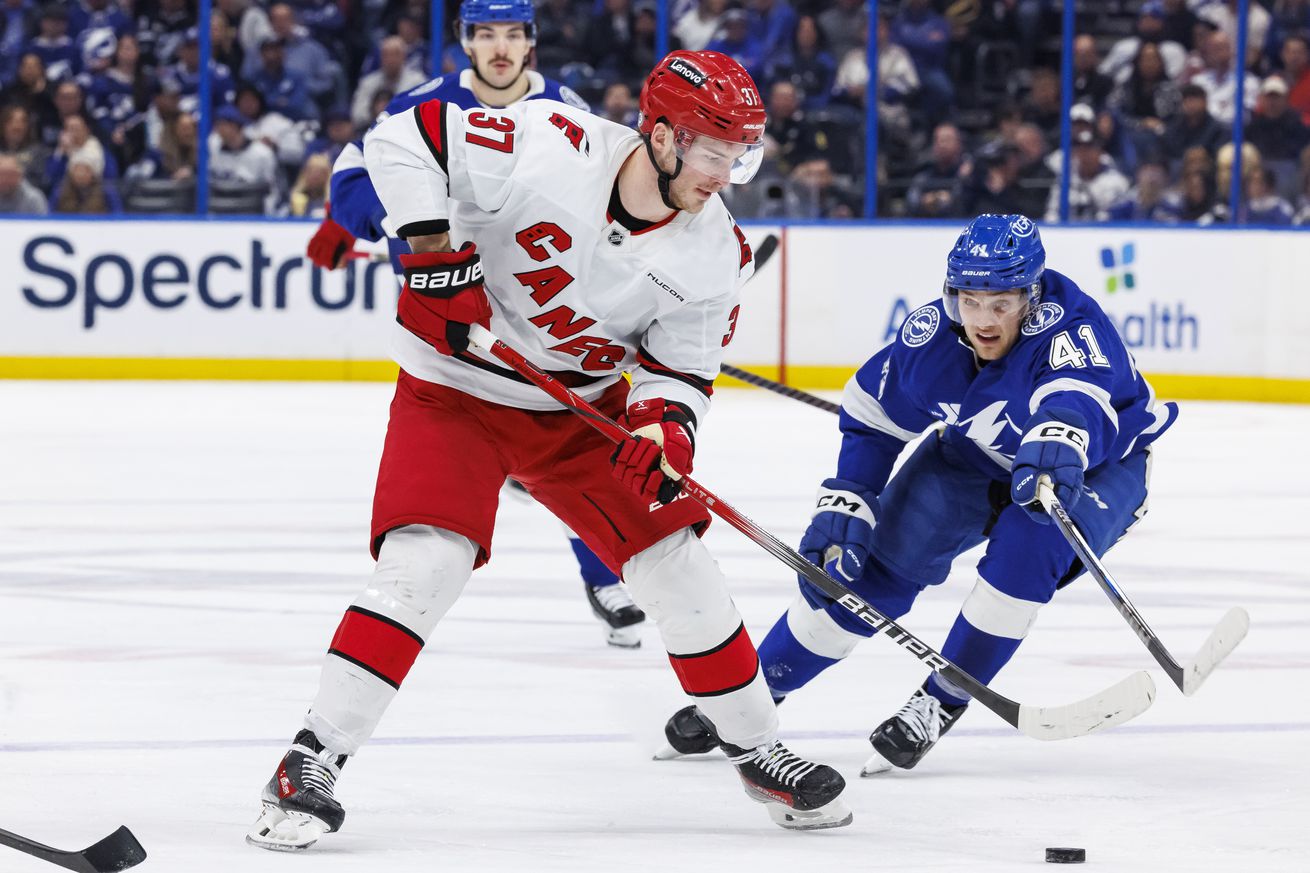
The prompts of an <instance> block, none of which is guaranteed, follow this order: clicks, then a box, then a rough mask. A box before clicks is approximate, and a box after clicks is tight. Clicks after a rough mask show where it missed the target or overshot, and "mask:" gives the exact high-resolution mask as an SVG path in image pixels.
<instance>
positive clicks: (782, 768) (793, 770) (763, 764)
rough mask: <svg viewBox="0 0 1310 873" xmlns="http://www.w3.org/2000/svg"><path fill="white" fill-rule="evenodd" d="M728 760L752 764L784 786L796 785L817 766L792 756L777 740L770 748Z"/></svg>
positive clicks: (755, 750)
mask: <svg viewBox="0 0 1310 873" xmlns="http://www.w3.org/2000/svg"><path fill="white" fill-rule="evenodd" d="M730 760H731V761H732V763H734V764H737V765H741V764H754V765H755V766H756V767H758V768H760V770H762V771H763V772H764V773H766V774H767V775H769V776H771V777H773V778H774V779H776V780H778V781H779V782H780V783H782V784H784V785H796V784H797V783H798V782H800V781H801V780H802V779H804V778H805V776H806V775H808V774H809V773H810V772H811V771H812V770H814V768H815V767H818V766H819V765H818V764H815V763H814V762H813V761H807V760H805V759H804V758H801V757H798V756H797V755H795V754H793V753H792V752H791V750H789V749H788V748H787V747H786V746H784V745H783V744H782V743H781V742H779V741H777V740H774V741H773V745H771V746H759V747H757V748H754V749H751V750H750V751H749V752H746V753H745V754H743V755H738V756H736V757H734V758H731V759H730Z"/></svg>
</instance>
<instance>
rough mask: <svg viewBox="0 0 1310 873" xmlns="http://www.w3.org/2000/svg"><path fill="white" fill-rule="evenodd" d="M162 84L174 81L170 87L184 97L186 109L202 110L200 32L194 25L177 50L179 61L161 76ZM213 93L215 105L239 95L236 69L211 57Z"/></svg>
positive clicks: (184, 109) (183, 103)
mask: <svg viewBox="0 0 1310 873" xmlns="http://www.w3.org/2000/svg"><path fill="white" fill-rule="evenodd" d="M160 80H161V81H160V87H161V88H162V87H164V85H165V83H169V82H171V83H172V84H171V85H170V88H175V93H177V94H178V95H179V96H180V101H181V102H180V106H181V108H182V111H184V112H199V111H200V31H199V29H197V28H195V27H193V28H191V29H190V30H188V31H187V32H186V33H185V34H184V35H183V37H182V44H181V45H180V46H179V47H178V50H177V63H176V64H174V65H173V66H171V67H169V68H168V69H167V70H165V71H164V73H163V75H161V76H160ZM209 88H210V91H209V95H210V105H211V106H221V105H223V104H225V103H231V102H232V100H233V98H234V97H235V96H236V90H235V89H236V84H235V83H234V81H233V79H232V71H231V70H230V69H228V68H227V67H226V66H224V65H223V64H220V63H218V62H217V61H215V60H214V59H213V58H210V60H209Z"/></svg>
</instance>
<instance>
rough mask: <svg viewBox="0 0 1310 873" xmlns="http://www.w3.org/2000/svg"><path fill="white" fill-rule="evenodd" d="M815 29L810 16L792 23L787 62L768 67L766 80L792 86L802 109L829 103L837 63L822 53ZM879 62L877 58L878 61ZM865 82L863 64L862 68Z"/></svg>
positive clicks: (866, 68) (815, 26)
mask: <svg viewBox="0 0 1310 873" xmlns="http://www.w3.org/2000/svg"><path fill="white" fill-rule="evenodd" d="M821 39H822V37H821V35H820V34H819V26H818V25H817V24H816V23H815V21H814V18H813V16H810V15H803V16H801V17H800V19H799V20H798V21H797V22H796V39H795V41H794V43H793V44H792V47H791V51H790V52H789V53H788V55H787V58H786V59H785V60H782V61H780V62H777V63H773V64H771V65H770V72H769V74H768V77H767V78H768V79H769V80H771V81H775V82H776V81H778V80H781V79H785V80H787V81H788V82H791V83H792V84H793V85H795V86H796V88H797V90H799V91H800V93H801V95H802V99H801V105H802V106H803V107H804V108H806V109H822V108H823V107H825V106H827V105H828V101H829V100H831V99H832V87H833V82H834V81H835V80H836V77H837V62H836V61H834V60H833V57H832V55H830V54H828V53H827V52H826V51H824V50H823V46H822V44H821V43H820V40H821ZM879 60H881V58H880V59H879ZM865 70H866V74H865V75H866V78H867V70H868V66H867V62H866V66H865Z"/></svg>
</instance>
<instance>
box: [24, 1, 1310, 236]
mask: <svg viewBox="0 0 1310 873" xmlns="http://www.w3.org/2000/svg"><path fill="white" fill-rule="evenodd" d="M1072 2H1075V3H1076V5H1075V17H1076V28H1075V30H1076V34H1077V35H1076V37H1075V39H1074V43H1073V56H1072V63H1073V67H1074V83H1073V92H1074V93H1073V95H1072V100H1071V101H1070V102H1071V105H1072V109H1071V110H1070V112H1069V117H1068V123H1069V126H1070V130H1071V144H1070V152H1071V153H1070V155H1069V161H1068V166H1069V174H1070V181H1069V186H1068V189H1069V190H1068V212H1069V218H1070V219H1071V220H1075V221H1106V220H1129V221H1155V222H1187V223H1202V224H1206V223H1223V222H1231V221H1238V222H1250V223H1263V224H1271V225H1286V224H1310V41H1308V39H1310V0H1250V13H1249V21H1248V29H1247V35H1248V38H1247V41H1246V48H1247V51H1246V57H1245V58H1238V57H1237V48H1236V46H1237V36H1238V30H1239V28H1238V23H1237V17H1236V16H1237V13H1236V10H1237V8H1238V3H1237V0H1095V2H1092V0H1072ZM445 6H446V9H447V13H448V16H453V15H454V13H455V11H456V10H457V9H458V3H457V2H455V0H447V3H446V4H445ZM1061 6H1062V4H1061V0H884V2H882V3H881V4H880V10H881V12H880V15H879V17H878V20H877V21H875V22H872V25H871V23H870V22H869V21H868V20H867V17H866V4H865V2H864V0H670V7H671V13H670V23H671V29H670V44H671V47H673V48H678V47H682V48H688V49H694V50H695V49H712V50H716V51H721V52H724V53H726V54H729V55H731V56H733V57H734V58H736V59H737V60H738V61H740V62H741V63H742V64H743V65H744V66H745V67H746V68H747V70H748V71H749V72H750V73H751V75H752V76H753V77H754V78H755V80H756V82H757V83H758V84H759V87H760V91H761V94H762V98H763V99H764V100H765V102H766V105H767V107H768V110H769V123H768V129H767V132H766V160H765V163H764V166H763V168H762V170H761V173H760V176H759V178H758V179H757V180H756V181H755V182H753V183H752V184H751V185H748V186H744V187H742V188H739V189H737V188H733V189H729V190H728V193H727V194H726V196H727V198H728V199H729V205H730V207H731V208H732V210H733V211H734V213H735V214H736V215H738V216H739V217H759V218H771V217H792V218H815V219H818V218H843V217H855V216H860V215H862V214H863V211H864V203H863V200H864V196H865V179H864V168H865V149H864V142H865V123H866V109H867V108H868V107H866V105H865V95H866V91H867V86H868V82H869V69H868V65H867V52H866V42H867V40H869V39H874V40H876V41H877V46H878V70H877V85H876V107H874V108H875V109H876V112H877V129H878V152H877V173H878V179H877V183H878V184H877V190H878V202H877V204H876V210H875V211H876V214H878V215H880V216H905V217H924V218H947V217H950V218H958V217H964V216H971V215H974V214H977V213H979V212H984V211H991V212H1021V213H1024V214H1027V215H1030V216H1032V217H1034V218H1038V219H1045V220H1056V219H1058V218H1059V216H1060V208H1061V203H1060V200H1061V197H1060V194H1061V180H1060V175H1061V173H1062V171H1063V167H1064V161H1063V155H1062V154H1061V152H1060V149H1059V146H1060V134H1061V130H1062V127H1063V123H1064V122H1065V119H1064V118H1063V116H1062V113H1063V109H1062V107H1063V106H1064V105H1065V102H1064V100H1063V99H1062V97H1063V95H1062V93H1061V83H1060V74H1059V68H1060V59H1061V48H1062V43H1061V39H1060V36H1059V34H1060V17H1061ZM196 9H197V5H196V3H195V2H194V0H47V2H44V3H38V2H37V0H0V213H22V214H44V213H47V212H49V213H81V214H97V213H110V212H117V211H121V210H127V211H133V212H188V211H192V210H193V209H194V208H195V201H196V184H195V183H196V179H195V176H196V173H197V167H198V155H199V153H200V150H201V149H202V148H205V149H206V151H207V155H208V158H209V160H208V166H209V174H210V179H209V182H210V184H209V198H210V207H211V209H212V210H213V211H218V212H236V213H241V212H248V213H262V214H267V215H291V216H308V217H321V216H322V215H323V211H324V207H325V202H326V199H327V195H328V179H329V177H330V174H331V166H332V163H333V161H334V160H335V159H336V157H337V155H338V154H339V153H340V151H341V149H342V148H343V147H344V146H345V145H346V144H347V143H349V142H350V141H352V140H354V139H356V138H358V137H359V136H361V135H362V133H363V132H364V131H365V130H366V129H367V128H368V126H369V125H370V123H371V122H372V120H373V119H374V118H375V117H376V116H377V114H378V112H379V111H380V110H381V109H382V107H384V106H385V105H386V104H387V102H388V101H389V100H390V99H391V97H392V96H394V95H395V94H397V93H400V92H403V91H405V90H408V89H409V88H412V87H414V86H416V85H419V84H421V83H423V82H424V81H426V80H427V79H429V78H430V77H431V76H433V75H439V74H450V73H455V72H457V71H459V70H462V69H463V68H465V67H467V66H468V61H467V59H466V58H465V57H464V54H463V51H462V50H461V48H460V46H459V43H458V41H456V40H455V39H453V38H450V39H447V40H446V44H445V48H444V50H443V52H442V54H441V57H440V59H439V60H440V69H439V70H435V71H434V70H433V69H432V68H431V51H430V49H429V43H428V37H429V35H430V24H429V20H428V16H429V14H430V4H429V3H428V2H424V0H214V6H213V16H212V19H211V20H210V21H209V22H208V27H209V35H210V41H211V43H212V54H211V57H210V59H209V73H210V75H209V80H210V94H209V99H210V101H211V104H212V109H211V114H210V116H209V118H210V120H211V124H212V131H211V134H210V137H209V142H208V143H201V142H200V136H199V125H198V123H197V119H198V111H199V108H200V101H201V95H200V87H201V75H200V72H201V66H200V65H201V61H202V59H201V57H200V38H199V37H200V31H199V27H200V26H202V24H201V22H199V21H197V12H196ZM450 24H451V22H446V25H447V26H446V30H445V31H444V32H447V33H452V35H453V31H452V29H451V27H450ZM657 28H658V16H657V6H656V4H655V3H654V2H652V0H537V33H538V39H537V48H536V52H535V58H534V62H535V66H536V68H537V69H538V70H539V71H540V72H541V73H542V74H543V75H545V76H547V77H550V78H554V79H558V80H560V81H561V82H563V83H565V84H566V85H569V86H570V87H572V88H573V89H574V90H575V91H577V92H578V93H579V94H580V95H581V96H582V97H583V98H584V99H586V100H587V101H588V102H589V103H590V104H591V106H592V108H593V111H595V112H597V113H598V114H601V115H604V116H605V117H607V118H610V119H612V120H614V121H617V122H619V123H622V124H627V125H632V124H634V123H635V120H636V95H637V93H638V92H639V90H640V86H641V82H642V79H643V77H644V76H645V74H646V72H647V71H648V70H649V69H650V68H651V66H652V65H653V64H654V62H655V61H656V54H655V53H656V32H657ZM871 29H872V32H871ZM1239 76H1241V77H1242V83H1243V86H1244V93H1243V101H1242V105H1241V106H1239V105H1238V98H1237V91H1238V88H1237V84H1238V77H1239ZM1239 113H1240V114H1241V117H1242V118H1243V119H1244V122H1245V124H1244V136H1243V140H1244V142H1243V145H1242V150H1241V179H1240V187H1241V197H1240V207H1239V210H1238V214H1237V215H1236V216H1234V215H1231V214H1230V212H1231V210H1230V197H1229V191H1230V186H1231V183H1232V178H1233V168H1234V166H1235V164H1236V161H1235V160H1234V148H1233V142H1232V140H1233V126H1234V123H1235V121H1236V120H1237V118H1238V115H1239Z"/></svg>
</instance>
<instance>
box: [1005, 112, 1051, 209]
mask: <svg viewBox="0 0 1310 873" xmlns="http://www.w3.org/2000/svg"><path fill="white" fill-rule="evenodd" d="M1014 145H1015V147H1016V148H1017V149H1018V150H1019V190H1020V191H1021V192H1022V197H1021V201H1020V202H1021V208H1020V209H1019V210H1018V211H1019V212H1020V213H1022V214H1024V215H1026V216H1028V217H1029V218H1034V219H1036V218H1043V217H1045V214H1046V197H1047V192H1049V191H1050V190H1051V186H1052V185H1053V184H1055V176H1056V174H1055V173H1054V172H1053V171H1052V170H1051V169H1050V168H1049V167H1048V166H1047V165H1046V154H1047V146H1046V137H1044V136H1043V135H1042V129H1041V128H1040V127H1038V126H1037V125H1035V124H1031V123H1024V124H1021V125H1019V126H1018V127H1017V128H1016V129H1015V131H1014Z"/></svg>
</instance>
